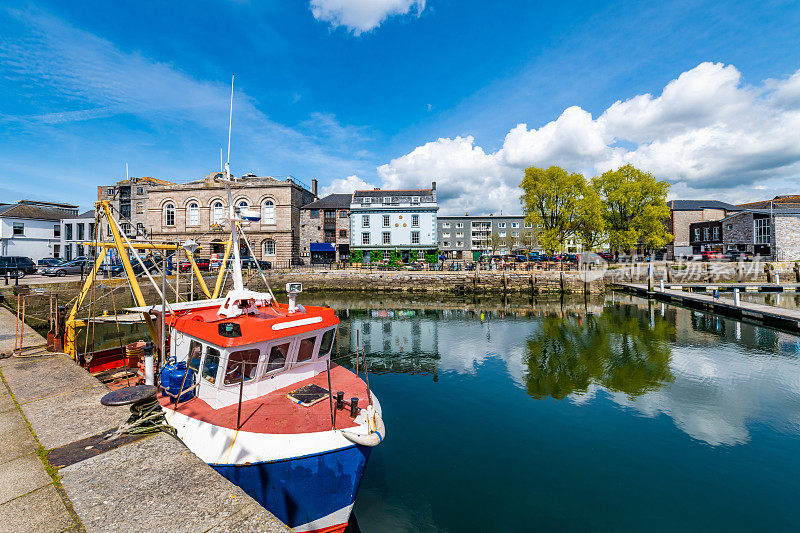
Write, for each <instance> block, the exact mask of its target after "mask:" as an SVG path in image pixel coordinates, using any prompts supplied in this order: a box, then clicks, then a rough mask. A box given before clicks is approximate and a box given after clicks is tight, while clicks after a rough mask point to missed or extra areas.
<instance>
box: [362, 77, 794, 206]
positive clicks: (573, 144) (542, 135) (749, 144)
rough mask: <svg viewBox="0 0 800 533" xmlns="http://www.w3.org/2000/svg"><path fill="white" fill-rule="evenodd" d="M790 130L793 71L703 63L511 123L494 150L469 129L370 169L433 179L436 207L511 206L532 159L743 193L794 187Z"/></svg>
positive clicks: (397, 183) (686, 191) (692, 192)
mask: <svg viewBox="0 0 800 533" xmlns="http://www.w3.org/2000/svg"><path fill="white" fill-rule="evenodd" d="M798 131H800V71H798V72H796V73H794V74H793V75H792V76H790V77H788V78H786V79H781V80H765V81H764V82H763V83H762V84H760V85H758V86H752V85H747V84H745V83H743V81H742V75H741V73H740V72H739V71H738V70H737V69H736V68H735V67H734V66H733V65H724V64H721V63H702V64H700V65H698V66H697V67H695V68H693V69H691V70H689V71H687V72H684V73H682V74H681V75H680V76H678V77H677V78H676V79H674V80H672V81H671V82H669V83H668V84H667V85H666V86H665V87H664V89H663V91H662V92H661V94H660V95H657V96H654V95H652V94H641V95H635V96H633V97H631V98H629V99H627V100H624V101H617V102H615V103H614V104H612V105H611V106H610V107H609V108H608V109H606V110H605V111H604V112H603V113H602V114H601V115H600V116H599V117H597V118H593V117H592V115H591V114H590V113H588V112H587V111H585V110H583V109H581V108H580V107H577V106H573V107H569V108H567V109H566V110H564V112H563V113H562V114H561V115H560V116H559V117H558V118H557V119H556V120H554V121H552V122H549V123H548V124H545V125H544V126H541V127H540V128H538V129H537V128H529V127H528V125H527V124H519V125H517V126H516V127H514V128H512V129H511V130H510V131H509V132H508V134H507V135H506V136H505V139H504V142H503V145H502V146H501V147H500V148H499V149H498V150H497V151H495V152H487V151H485V150H484V149H483V148H482V147H481V146H479V145H477V144H476V143H475V139H474V138H473V137H471V136H468V137H456V138H440V139H438V140H436V141H432V142H428V143H426V144H424V145H422V146H419V147H417V148H415V149H414V150H412V151H411V152H410V153H408V154H406V155H404V156H401V157H398V158H396V159H393V160H392V161H390V162H389V163H387V164H385V165H382V166H380V167H379V168H378V175H379V176H380V178H381V179H382V182H383V186H384V187H422V186H429V184H430V182H431V181H436V182H437V183H438V190H439V198H440V200H441V206H442V209H441V212H442V213H443V214H447V213H453V214H454V213H460V212H462V211H466V210H468V209H472V210H477V212H481V213H490V212H494V213H498V212H499V211H500V210H501V209H502V210H505V211H508V212H519V211H520V208H521V207H520V204H519V191H518V189H517V186H518V184H519V182H520V180H521V177H522V171H523V169H524V168H526V167H528V166H532V165H535V166H540V167H546V166H549V165H559V166H563V167H565V168H567V169H569V170H571V171H580V172H584V173H585V174H586V175H587V176H591V175H595V174H598V173H601V172H604V171H606V170H609V169H613V168H617V167H619V166H621V165H624V164H626V163H631V164H633V165H635V166H637V167H639V168H642V169H644V170H647V171H650V172H653V173H654V174H655V175H656V176H657V177H659V178H663V179H667V180H669V181H670V182H671V183H672V184H673V191H674V193H675V194H682V195H687V196H695V197H697V196H701V195H706V196H712V197H715V198H720V199H726V200H729V201H746V200H750V199H752V198H754V197H757V198H762V197H768V196H770V195H771V194H772V193H773V192H775V193H777V192H783V191H787V192H788V191H792V190H794V191H796V179H797V177H798V176H799V175H800V136H798V135H797V132H798ZM759 187H767V188H768V190H762V189H759Z"/></svg>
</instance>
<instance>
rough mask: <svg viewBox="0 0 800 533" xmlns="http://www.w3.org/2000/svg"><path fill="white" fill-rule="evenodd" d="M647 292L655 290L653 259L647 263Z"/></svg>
mask: <svg viewBox="0 0 800 533" xmlns="http://www.w3.org/2000/svg"><path fill="white" fill-rule="evenodd" d="M647 292H648V293H650V292H653V261H652V259H651V260H650V262H649V263H648V264H647Z"/></svg>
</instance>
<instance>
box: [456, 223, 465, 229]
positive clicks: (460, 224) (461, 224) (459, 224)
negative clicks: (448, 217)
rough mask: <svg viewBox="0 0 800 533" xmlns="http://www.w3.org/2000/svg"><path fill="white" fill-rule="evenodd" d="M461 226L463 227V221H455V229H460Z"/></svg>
mask: <svg viewBox="0 0 800 533" xmlns="http://www.w3.org/2000/svg"><path fill="white" fill-rule="evenodd" d="M463 227H464V223H463V222H456V229H461V228H463Z"/></svg>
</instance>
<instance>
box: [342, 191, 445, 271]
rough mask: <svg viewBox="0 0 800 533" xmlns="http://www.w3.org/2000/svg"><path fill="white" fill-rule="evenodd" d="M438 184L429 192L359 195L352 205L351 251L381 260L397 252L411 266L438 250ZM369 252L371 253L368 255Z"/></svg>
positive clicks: (354, 195)
mask: <svg viewBox="0 0 800 533" xmlns="http://www.w3.org/2000/svg"><path fill="white" fill-rule="evenodd" d="M438 209H439V206H438V204H437V202H436V182H433V184H432V187H431V188H430V189H412V190H394V191H392V190H380V189H373V190H371V191H356V192H354V193H353V199H352V201H351V203H350V249H351V257H352V250H360V251H362V252H363V254H364V258H365V260H366V258H367V257H368V256H369V255H371V254H370V253H371V252H373V251H377V252H379V253H380V257H381V258H382V259H391V256H392V252H395V253H396V254H397V255H398V256H399V257H398V258H399V259H400V260H401V261H403V262H408V261H410V260H412V259H413V255H414V252H416V254H417V257H419V255H420V254H422V253H424V252H425V251H430V250H434V251H435V250H436V249H437V248H438V243H437V233H436V212H437V211H438ZM368 252H370V253H368Z"/></svg>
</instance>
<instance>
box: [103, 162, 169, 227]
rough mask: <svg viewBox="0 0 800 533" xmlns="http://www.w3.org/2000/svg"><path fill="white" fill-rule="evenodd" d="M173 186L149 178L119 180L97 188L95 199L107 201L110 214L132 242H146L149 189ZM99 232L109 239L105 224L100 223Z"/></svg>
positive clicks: (166, 182)
mask: <svg viewBox="0 0 800 533" xmlns="http://www.w3.org/2000/svg"><path fill="white" fill-rule="evenodd" d="M172 185H175V184H174V183H172V182H171V181H167V180H162V179H157V178H151V177H149V176H145V177H143V178H128V179H124V180H120V181H118V182H116V183H115V184H113V185H101V186H98V187H97V199H98V200H107V201H108V202H109V205H110V207H111V212H112V214H113V215H114V216H115V217H116V218H117V221H118V222H119V223H120V226H121V228H122V231H123V232H124V233H125V235H126V236H127V237H128V238H129V239H130V240H132V241H137V240H138V241H144V240H147V238H148V236H147V228H146V225H147V208H148V198H149V191H150V188H151V187H169V186H172ZM101 224H102V227H101V231H103V232H104V234H105V235H106V237H111V231H110V229H109V228H108V225H107V224H106V222H105V219H102V221H101Z"/></svg>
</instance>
